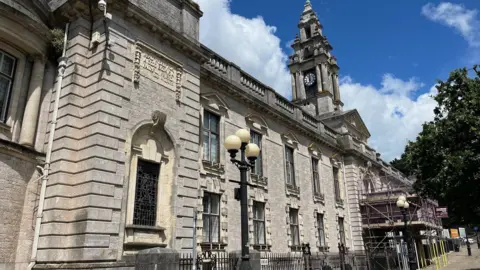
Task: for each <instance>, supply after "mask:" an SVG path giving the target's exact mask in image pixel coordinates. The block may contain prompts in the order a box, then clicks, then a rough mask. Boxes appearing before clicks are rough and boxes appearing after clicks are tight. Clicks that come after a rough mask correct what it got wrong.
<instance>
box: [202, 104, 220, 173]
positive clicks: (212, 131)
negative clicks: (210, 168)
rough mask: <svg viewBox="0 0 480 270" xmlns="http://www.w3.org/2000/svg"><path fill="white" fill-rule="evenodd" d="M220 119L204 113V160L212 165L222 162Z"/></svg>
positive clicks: (207, 112) (209, 113) (206, 112)
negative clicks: (220, 153) (220, 154)
mask: <svg viewBox="0 0 480 270" xmlns="http://www.w3.org/2000/svg"><path fill="white" fill-rule="evenodd" d="M219 137H220V117H219V116H218V115H215V114H213V113H211V112H209V111H204V112H203V160H204V161H208V162H210V163H212V164H214V163H219V162H220V156H219V152H220V139H219Z"/></svg>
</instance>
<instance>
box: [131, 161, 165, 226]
mask: <svg viewBox="0 0 480 270" xmlns="http://www.w3.org/2000/svg"><path fill="white" fill-rule="evenodd" d="M159 174H160V164H157V163H153V162H149V161H145V160H142V159H138V162H137V183H136V186H135V206H134V210H133V224H134V225H142V226H155V223H156V221H157V189H158V188H157V187H158V177H159Z"/></svg>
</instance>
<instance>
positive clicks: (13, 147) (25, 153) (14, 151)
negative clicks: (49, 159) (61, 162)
mask: <svg viewBox="0 0 480 270" xmlns="http://www.w3.org/2000/svg"><path fill="white" fill-rule="evenodd" d="M0 152H4V153H7V154H9V155H12V156H16V157H18V158H21V159H24V160H29V161H32V162H35V161H40V160H42V159H43V158H44V157H45V154H44V153H40V152H37V151H36V150H35V149H32V148H29V147H26V146H23V145H21V144H18V143H15V142H12V141H8V140H3V139H0Z"/></svg>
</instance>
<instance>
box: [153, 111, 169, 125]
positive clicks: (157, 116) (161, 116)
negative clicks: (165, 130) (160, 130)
mask: <svg viewBox="0 0 480 270" xmlns="http://www.w3.org/2000/svg"><path fill="white" fill-rule="evenodd" d="M152 121H153V126H154V127H163V126H165V122H166V121H167V115H166V114H165V113H163V112H161V111H154V112H153V113H152Z"/></svg>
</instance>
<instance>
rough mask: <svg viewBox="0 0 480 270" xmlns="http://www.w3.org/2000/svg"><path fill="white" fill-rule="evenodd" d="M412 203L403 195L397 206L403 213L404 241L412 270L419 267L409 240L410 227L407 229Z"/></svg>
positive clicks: (399, 198)
mask: <svg viewBox="0 0 480 270" xmlns="http://www.w3.org/2000/svg"><path fill="white" fill-rule="evenodd" d="M409 206H410V204H409V203H408V202H407V198H406V197H405V196H403V195H401V196H399V197H398V200H397V207H398V208H400V211H401V212H402V215H403V223H404V225H403V228H404V229H403V241H404V242H405V243H406V244H407V258H408V265H409V268H410V270H416V269H417V262H416V258H415V254H414V251H413V248H412V244H411V243H410V241H409V239H408V238H409V237H408V229H407V209H408V207H409Z"/></svg>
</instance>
